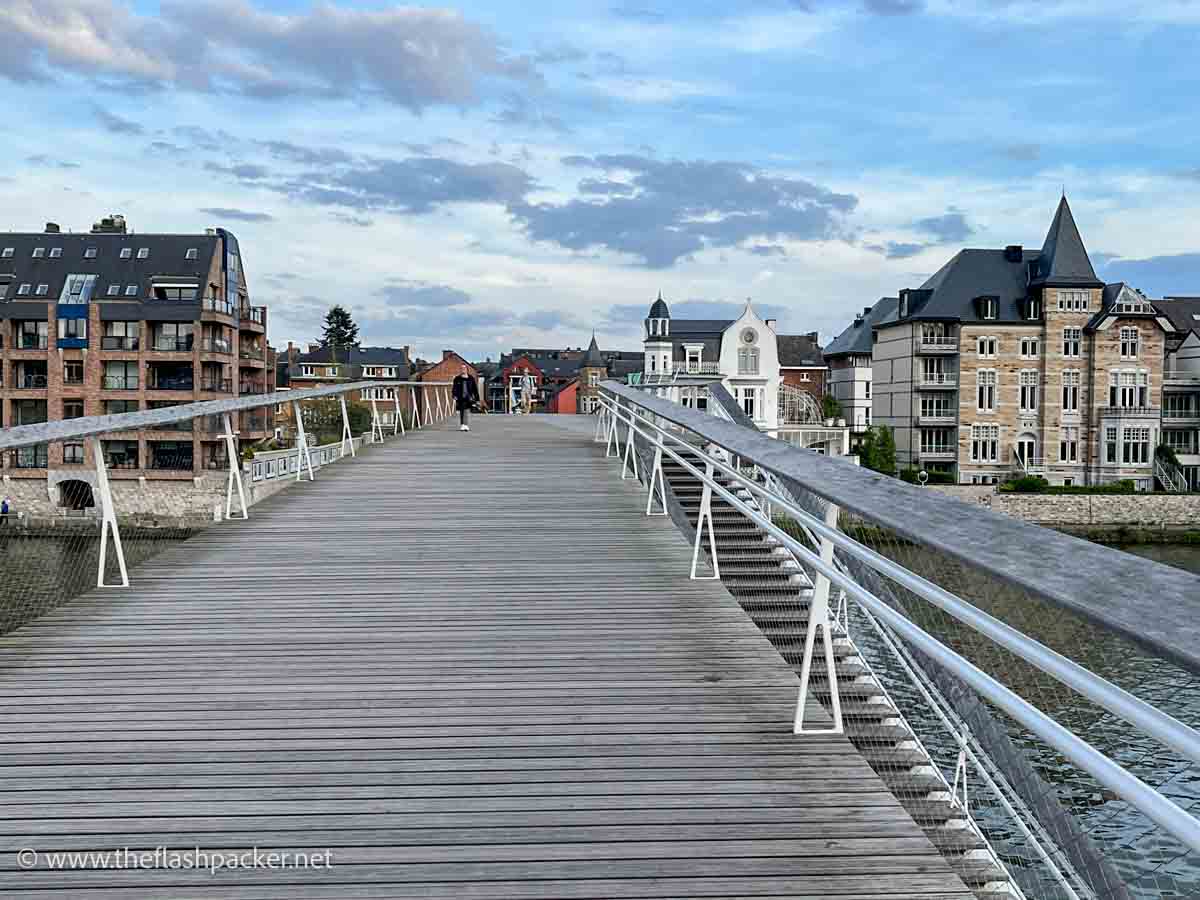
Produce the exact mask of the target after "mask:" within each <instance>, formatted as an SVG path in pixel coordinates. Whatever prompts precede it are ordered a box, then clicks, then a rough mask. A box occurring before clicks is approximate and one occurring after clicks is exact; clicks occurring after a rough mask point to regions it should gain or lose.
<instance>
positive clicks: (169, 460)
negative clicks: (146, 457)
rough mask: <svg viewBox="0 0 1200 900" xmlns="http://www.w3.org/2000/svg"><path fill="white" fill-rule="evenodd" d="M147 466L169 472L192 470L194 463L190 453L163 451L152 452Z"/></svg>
mask: <svg viewBox="0 0 1200 900" xmlns="http://www.w3.org/2000/svg"><path fill="white" fill-rule="evenodd" d="M147 468H149V469H158V470H159V471H167V472H190V471H192V469H193V468H194V464H193V462H192V455H191V454H190V453H162V454H158V455H153V454H152V455H151V457H150V465H149V466H147Z"/></svg>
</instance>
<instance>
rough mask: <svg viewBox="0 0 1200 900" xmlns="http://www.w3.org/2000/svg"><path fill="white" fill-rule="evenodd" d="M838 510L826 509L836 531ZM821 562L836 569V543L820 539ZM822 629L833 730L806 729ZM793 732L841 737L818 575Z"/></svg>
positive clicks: (824, 582)
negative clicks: (806, 710) (809, 697)
mask: <svg viewBox="0 0 1200 900" xmlns="http://www.w3.org/2000/svg"><path fill="white" fill-rule="evenodd" d="M837 523H838V507H837V504H835V503H829V504H827V505H826V507H825V525H826V527H828V528H831V529H835V528H837ZM821 561H822V562H823V563H825V565H827V566H832V565H833V541H831V540H829V539H828V538H825V537H823V538H821ZM818 628H820V629H821V646H822V648H823V649H824V651H825V676H826V677H827V678H828V679H829V703H830V705H831V706H832V707H833V727H832V728H805V727H804V705H805V703H806V702H807V700H808V682H809V679H810V678H811V677H812V661H813V649H814V647H815V644H816V639H817V629H818ZM793 731H794V732H795V733H796V734H841V733H842V732H843V731H844V728H843V725H842V699H841V696H840V693H839V691H838V679H837V663H836V661H835V660H834V656H833V632H832V631H831V626H830V622H829V578H828V577H826V576H825V575H823V574H822V573H820V572H817V581H816V584H814V585H813V593H812V603H810V604H809V607H808V634H807V635H805V638H804V657H803V661H802V663H801V665H800V697H799V699H798V700H797V701H796V723H795V727H794V728H793Z"/></svg>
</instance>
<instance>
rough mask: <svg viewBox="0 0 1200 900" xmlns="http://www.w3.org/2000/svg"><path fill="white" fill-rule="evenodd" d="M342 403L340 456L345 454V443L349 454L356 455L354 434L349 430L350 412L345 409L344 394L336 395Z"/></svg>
mask: <svg viewBox="0 0 1200 900" xmlns="http://www.w3.org/2000/svg"><path fill="white" fill-rule="evenodd" d="M338 400H340V401H341V404H342V456H345V455H346V445H347V444H349V445H350V455H351V456H357V455H358V454H357V453H355V452H354V435H353V433H351V431H350V412H349V411H348V410H347V409H346V395H345V394H342V395H341V396H340V397H338Z"/></svg>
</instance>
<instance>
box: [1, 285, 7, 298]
mask: <svg viewBox="0 0 1200 900" xmlns="http://www.w3.org/2000/svg"><path fill="white" fill-rule="evenodd" d="M7 296H8V282H7V281H0V300H3V299H5V298H6V297H7Z"/></svg>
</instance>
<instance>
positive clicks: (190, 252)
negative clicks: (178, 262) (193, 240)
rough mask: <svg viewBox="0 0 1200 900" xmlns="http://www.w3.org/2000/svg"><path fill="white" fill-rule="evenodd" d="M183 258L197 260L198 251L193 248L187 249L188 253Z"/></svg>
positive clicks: (198, 256)
mask: <svg viewBox="0 0 1200 900" xmlns="http://www.w3.org/2000/svg"><path fill="white" fill-rule="evenodd" d="M183 258H184V259H199V258H200V251H199V250H197V249H196V248H195V247H189V248H188V252H187V253H185V254H184V255H183Z"/></svg>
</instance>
